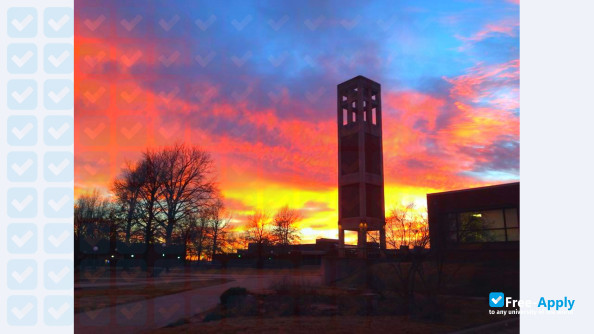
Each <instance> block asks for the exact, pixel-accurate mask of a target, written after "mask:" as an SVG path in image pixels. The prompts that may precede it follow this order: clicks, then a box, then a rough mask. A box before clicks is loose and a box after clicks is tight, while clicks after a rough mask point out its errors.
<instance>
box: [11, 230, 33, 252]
mask: <svg viewBox="0 0 594 334" xmlns="http://www.w3.org/2000/svg"><path fill="white" fill-rule="evenodd" d="M32 236H33V232H32V231H27V233H25V234H24V235H23V236H21V237H19V236H17V235H13V236H12V237H11V238H10V239H11V240H12V242H14V243H15V244H16V245H17V246H19V248H21V247H23V245H25V244H26V243H27V241H29V239H31V237H32Z"/></svg>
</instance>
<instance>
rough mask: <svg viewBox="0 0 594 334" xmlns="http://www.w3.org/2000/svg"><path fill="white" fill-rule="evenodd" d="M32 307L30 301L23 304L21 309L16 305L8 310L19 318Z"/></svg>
mask: <svg viewBox="0 0 594 334" xmlns="http://www.w3.org/2000/svg"><path fill="white" fill-rule="evenodd" d="M32 309H33V304H31V303H27V305H25V307H23V308H22V309H20V310H19V309H18V308H17V307H13V308H12V309H11V310H10V311H11V312H12V314H14V316H15V317H17V318H19V320H21V319H23V318H24V317H25V316H26V315H27V314H28V313H29V311H31V310H32Z"/></svg>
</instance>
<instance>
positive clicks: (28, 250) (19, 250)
mask: <svg viewBox="0 0 594 334" xmlns="http://www.w3.org/2000/svg"><path fill="white" fill-rule="evenodd" d="M6 238H7V239H8V240H6V245H7V249H8V252H9V253H11V254H33V253H35V252H36V251H37V226H36V225H35V224H29V223H18V224H10V225H8V228H7V229H6Z"/></svg>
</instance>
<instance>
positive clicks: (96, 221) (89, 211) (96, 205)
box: [74, 189, 117, 255]
mask: <svg viewBox="0 0 594 334" xmlns="http://www.w3.org/2000/svg"><path fill="white" fill-rule="evenodd" d="M115 214H116V213H115V206H114V205H112V203H110V202H109V201H108V200H107V199H105V198H104V197H103V196H101V194H100V193H99V191H98V190H97V189H94V190H93V191H92V192H91V193H89V194H84V195H82V196H80V197H79V198H78V199H77V200H76V202H75V204H74V242H75V246H76V247H75V253H77V255H78V253H79V252H80V246H81V242H83V241H84V243H86V244H88V246H92V247H95V246H96V245H98V244H100V243H103V244H107V243H109V245H110V250H113V249H115V241H116V237H117V218H116V217H115Z"/></svg>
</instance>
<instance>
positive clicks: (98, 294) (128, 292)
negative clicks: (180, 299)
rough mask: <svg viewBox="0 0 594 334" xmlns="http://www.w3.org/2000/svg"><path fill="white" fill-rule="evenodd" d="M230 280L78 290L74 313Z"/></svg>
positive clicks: (217, 279) (219, 279) (75, 296)
mask: <svg viewBox="0 0 594 334" xmlns="http://www.w3.org/2000/svg"><path fill="white" fill-rule="evenodd" d="M230 281H232V280H230V279H223V278H215V279H208V280H200V281H188V282H176V283H169V284H158V285H154V284H151V286H148V285H146V284H139V285H132V286H125V287H117V288H110V287H101V288H87V289H76V290H75V293H74V312H75V313H78V312H81V311H83V310H84V311H90V310H96V309H100V308H103V307H109V306H114V305H119V304H125V303H130V302H134V301H138V300H144V299H152V298H155V297H160V296H166V295H171V294H174V293H179V292H183V291H188V290H194V289H199V288H203V287H207V286H211V285H218V284H224V283H227V282H230Z"/></svg>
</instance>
